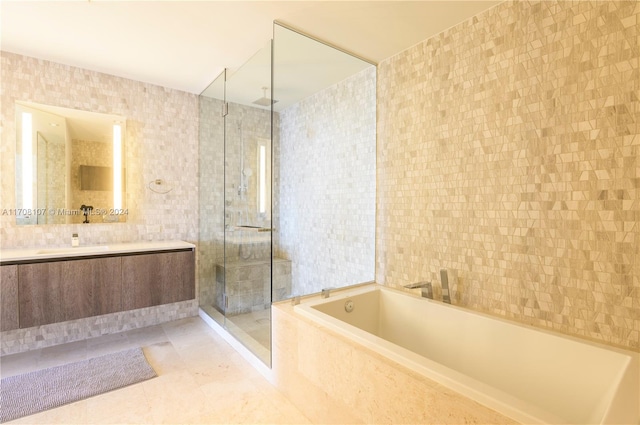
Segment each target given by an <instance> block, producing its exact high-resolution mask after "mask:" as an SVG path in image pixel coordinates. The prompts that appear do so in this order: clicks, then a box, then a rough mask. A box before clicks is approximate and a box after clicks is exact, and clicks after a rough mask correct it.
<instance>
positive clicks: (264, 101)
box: [252, 87, 278, 106]
mask: <svg viewBox="0 0 640 425" xmlns="http://www.w3.org/2000/svg"><path fill="white" fill-rule="evenodd" d="M268 88H269V87H262V97H261V98H260V99H256V100H254V101H253V102H252V103H253V104H254V105H259V106H271V105H273V104H274V103H277V102H278V101H277V100H275V99H269V98H268V97H267V89H268Z"/></svg>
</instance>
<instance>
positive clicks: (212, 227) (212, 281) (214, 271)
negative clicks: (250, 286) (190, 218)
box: [197, 71, 225, 325]
mask: <svg viewBox="0 0 640 425" xmlns="http://www.w3.org/2000/svg"><path fill="white" fill-rule="evenodd" d="M224 80H225V72H224V71H223V72H222V73H221V74H220V75H219V76H218V77H217V78H216V79H215V80H214V81H213V83H211V85H210V86H209V87H207V89H206V90H205V91H204V92H202V93H201V94H200V97H199V99H198V100H199V114H200V130H199V131H200V134H199V139H200V143H199V155H198V158H199V162H200V164H199V166H200V168H199V170H200V182H199V184H200V187H199V196H200V200H199V202H200V204H199V207H200V211H199V212H200V223H199V228H200V238H199V242H198V250H197V253H198V292H199V293H198V296H199V303H200V308H201V309H202V311H204V312H205V313H207V314H208V315H209V316H210V317H211V318H212V319H214V320H215V321H217V322H218V323H219V324H220V325H224V294H225V290H224V210H223V205H224V181H223V178H224V155H223V153H224V117H223V114H222V112H223V106H224V84H225V81H224Z"/></svg>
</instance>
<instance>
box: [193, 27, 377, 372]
mask: <svg viewBox="0 0 640 425" xmlns="http://www.w3.org/2000/svg"><path fill="white" fill-rule="evenodd" d="M363 72H365V73H366V75H364V77H365V78H364V79H365V80H366V82H365V83H364V85H362V84H361V83H360V81H361V80H363V78H361V77H356V79H355V80H354V81H351V79H352V77H353V76H354V75H360V74H362V73H363ZM345 81H346V82H345ZM363 81H364V80H363ZM365 85H366V87H367V89H366V90H363V87H364V86H365ZM364 91H366V95H362V93H361V92H364ZM199 109H200V135H199V138H200V143H199V149H200V152H199V158H200V164H199V167H200V211H199V213H200V223H199V227H200V240H199V246H198V251H197V252H198V287H199V303H200V308H201V310H202V311H203V312H205V313H206V314H207V315H208V316H210V317H211V318H212V319H213V320H215V321H216V322H218V323H219V324H220V325H222V326H223V327H224V328H226V330H227V331H228V332H229V333H230V334H232V335H233V336H234V337H235V338H236V339H237V340H238V341H240V342H241V343H243V344H244V345H245V346H246V347H247V348H248V349H249V350H250V351H252V352H253V353H254V354H255V355H256V356H257V357H258V358H259V359H261V360H262V361H263V362H264V363H265V364H266V365H270V363H271V314H270V313H271V304H272V303H273V302H277V301H281V300H285V299H287V298H290V297H292V296H295V295H304V294H307V293H311V292H316V291H319V290H320V289H321V288H320V286H332V287H340V286H345V285H350V284H353V283H359V282H363V281H367V280H373V274H374V255H373V253H374V246H375V244H374V232H375V66H374V65H372V64H370V63H367V62H365V61H362V60H360V59H357V58H355V57H353V56H351V55H349V54H347V53H344V52H343V51H340V50H338V49H335V48H333V47H330V46H328V45H326V44H324V43H322V42H319V41H317V40H314V39H312V38H309V37H307V36H305V35H303V34H301V33H299V32H297V31H294V30H292V29H289V28H287V27H285V26H283V25H280V24H278V23H274V37H273V40H270V41H269V42H268V43H267V44H266V45H265V46H264V47H263V48H262V49H261V50H259V51H258V52H257V53H256V54H254V55H253V56H252V57H251V58H250V59H249V60H248V61H247V62H246V63H245V64H243V65H242V66H241V67H239V68H238V69H234V70H230V69H227V70H225V71H223V72H222V73H221V74H220V76H218V77H217V78H216V79H215V80H214V81H213V83H212V84H211V85H210V86H209V87H208V88H207V89H206V90H205V91H204V92H203V93H201V95H200V96H199ZM332 114H333V115H332ZM283 117H284V118H283ZM363 117H364V119H363ZM283 119H284V121H283ZM365 128H366V130H363V129H365ZM360 145H366V148H364V150H362V149H360V148H359V147H358V146H360ZM358 167H361V168H362V170H359V169H358ZM353 176H357V177H358V178H361V179H362V180H363V181H364V182H365V183H364V184H363V183H362V182H355V181H351V180H352V179H353ZM327 185H329V186H331V187H327ZM344 187H357V188H358V189H357V190H350V191H349V190H343V188H344ZM337 192H339V193H340V194H341V195H340V197H336V196H335V195H336V193H337ZM362 194H364V197H363V196H361V195H362ZM345 197H350V199H346V198H345ZM354 197H358V199H355V198H354ZM354 244H358V245H354ZM354 247H356V248H357V250H355V251H354V249H353V248H354ZM362 255H364V256H366V257H367V258H366V261H358V257H359V256H362ZM360 263H361V264H360ZM362 270H365V272H364V273H362ZM354 273H356V274H357V273H360V275H353V274H354ZM327 278H328V279H327ZM316 286H317V287H316Z"/></svg>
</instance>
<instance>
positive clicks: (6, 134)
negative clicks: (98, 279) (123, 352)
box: [0, 52, 198, 354]
mask: <svg viewBox="0 0 640 425" xmlns="http://www.w3.org/2000/svg"><path fill="white" fill-rule="evenodd" d="M0 66H1V68H0V70H1V74H0V75H1V84H0V85H1V86H2V98H1V99H0V122H1V124H2V128H1V131H0V133H1V139H0V155H1V156H0V172H1V176H2V178H1V179H0V209H5V208H7V209H10V208H15V207H16V205H15V201H16V197H15V153H16V149H15V137H16V128H15V112H14V109H15V101H17V100H21V101H28V102H36V103H44V104H49V105H54V106H61V107H65V108H73V109H81V110H86V111H93V112H100V113H110V114H116V115H122V116H125V117H127V131H126V136H125V137H126V140H125V143H126V148H125V155H126V168H127V194H126V195H127V196H126V203H127V204H126V205H127V206H128V208H129V212H130V214H129V216H128V221H127V222H126V223H110V224H88V225H86V224H85V225H83V224H54V225H38V226H33V225H28V226H17V225H16V224H15V217H14V216H10V215H1V214H0V248H3V249H10V248H21V247H56V246H70V245H71V234H72V233H78V234H79V237H80V241H81V244H82V245H90V244H104V243H113V242H131V241H140V240H169V239H181V240H185V241H189V242H195V241H197V239H198V162H197V158H198V156H197V155H198V101H197V96H196V95H193V94H189V93H184V92H180V91H177V90H171V89H167V88H164V87H159V86H154V85H151V84H146V83H141V82H137V81H132V80H127V79H124V78H119V77H114V76H111V75H106V74H100V73H97V72H93V71H88V70H84V69H79V68H74V67H70V66H66V65H61V64H57V63H53V62H48V61H44V60H39V59H34V58H29V57H25V56H21V55H16V54H12V53H8V52H1V53H0ZM155 179H162V180H164V181H165V182H166V185H165V186H163V187H162V189H163V190H167V189H171V190H170V192H169V193H167V194H164V195H163V194H158V193H155V192H152V191H151V190H150V189H149V187H148V186H149V183H150V182H151V181H153V180H155ZM197 311H198V303H197V301H194V300H191V301H184V302H180V303H173V304H169V305H165V306H156V307H150V308H147V309H139V310H135V311H128V312H121V313H114V314H109V315H103V316H99V317H92V318H87V319H80V320H77V321H72V322H65V323H59V324H53V325H47V326H41V327H36V328H28V329H20V330H16V331H8V332H3V333H2V336H1V337H0V341H1V344H0V345H1V346H0V354H10V353H16V352H21V351H26V350H30V349H36V348H42V347H46V346H49V345H55V344H61V343H65V342H70V341H76V340H79V339H84V338H90V337H94V336H97V335H102V334H105V333H113V332H119V331H122V330H124V329H133V328H137V327H143V326H149V325H153V324H157V323H162V322H165V321H169V320H174V319H177V318H182V317H188V316H193V315H196V314H197Z"/></svg>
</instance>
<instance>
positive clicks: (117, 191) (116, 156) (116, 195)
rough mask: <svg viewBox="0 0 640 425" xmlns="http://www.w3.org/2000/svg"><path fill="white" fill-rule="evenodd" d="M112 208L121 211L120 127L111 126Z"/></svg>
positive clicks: (118, 125)
mask: <svg viewBox="0 0 640 425" xmlns="http://www.w3.org/2000/svg"><path fill="white" fill-rule="evenodd" d="M113 208H114V209H117V210H119V209H122V127H121V126H120V124H119V123H116V124H114V125H113Z"/></svg>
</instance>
